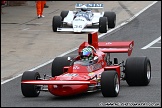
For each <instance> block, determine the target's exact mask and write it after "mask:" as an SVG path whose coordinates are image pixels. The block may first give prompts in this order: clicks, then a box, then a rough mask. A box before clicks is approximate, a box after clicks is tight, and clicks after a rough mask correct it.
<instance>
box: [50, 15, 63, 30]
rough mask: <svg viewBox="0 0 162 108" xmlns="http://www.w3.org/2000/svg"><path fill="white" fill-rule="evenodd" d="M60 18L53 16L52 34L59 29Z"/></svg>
mask: <svg viewBox="0 0 162 108" xmlns="http://www.w3.org/2000/svg"><path fill="white" fill-rule="evenodd" d="M61 23H62V18H61V16H54V17H53V20H52V29H53V32H57V28H58V27H61Z"/></svg>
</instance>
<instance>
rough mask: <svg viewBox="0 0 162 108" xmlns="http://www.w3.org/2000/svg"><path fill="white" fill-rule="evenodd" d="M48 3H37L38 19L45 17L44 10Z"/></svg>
mask: <svg viewBox="0 0 162 108" xmlns="http://www.w3.org/2000/svg"><path fill="white" fill-rule="evenodd" d="M45 3H46V1H36V9H37V17H38V18H41V17H45V16H44V15H43V10H44V4H45Z"/></svg>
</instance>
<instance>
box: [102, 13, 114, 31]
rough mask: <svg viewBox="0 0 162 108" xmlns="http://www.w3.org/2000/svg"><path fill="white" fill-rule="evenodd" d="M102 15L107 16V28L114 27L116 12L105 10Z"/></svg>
mask: <svg viewBox="0 0 162 108" xmlns="http://www.w3.org/2000/svg"><path fill="white" fill-rule="evenodd" d="M104 17H107V21H108V28H114V27H115V25H116V14H115V12H105V13H104Z"/></svg>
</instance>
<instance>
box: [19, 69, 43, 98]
mask: <svg viewBox="0 0 162 108" xmlns="http://www.w3.org/2000/svg"><path fill="white" fill-rule="evenodd" d="M39 78H40V74H39V73H38V72H34V71H25V72H24V73H23V75H22V78H21V81H25V80H39ZM21 91H22V94H23V95H24V96H25V97H37V96H39V94H40V86H37V85H34V84H24V83H21Z"/></svg>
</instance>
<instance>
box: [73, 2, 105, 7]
mask: <svg viewBox="0 0 162 108" xmlns="http://www.w3.org/2000/svg"><path fill="white" fill-rule="evenodd" d="M83 5H84V4H81V3H77V4H76V7H81V6H83ZM85 6H87V7H103V4H100V3H96V4H95V3H90V4H85Z"/></svg>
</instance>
